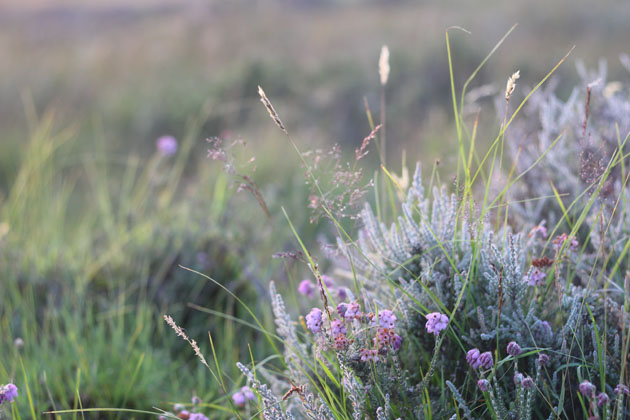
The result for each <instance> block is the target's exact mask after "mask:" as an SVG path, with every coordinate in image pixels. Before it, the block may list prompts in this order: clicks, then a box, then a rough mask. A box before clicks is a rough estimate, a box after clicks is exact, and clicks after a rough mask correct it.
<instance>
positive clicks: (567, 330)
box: [232, 33, 630, 420]
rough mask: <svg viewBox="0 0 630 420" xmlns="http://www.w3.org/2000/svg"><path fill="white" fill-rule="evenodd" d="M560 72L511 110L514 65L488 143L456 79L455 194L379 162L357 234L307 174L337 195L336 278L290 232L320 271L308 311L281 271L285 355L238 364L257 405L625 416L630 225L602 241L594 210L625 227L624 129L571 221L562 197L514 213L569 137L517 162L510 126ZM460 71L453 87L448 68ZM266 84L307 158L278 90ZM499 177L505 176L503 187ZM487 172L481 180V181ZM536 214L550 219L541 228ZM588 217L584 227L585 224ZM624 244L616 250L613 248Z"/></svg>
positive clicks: (366, 414) (447, 414) (441, 414)
mask: <svg viewBox="0 0 630 420" xmlns="http://www.w3.org/2000/svg"><path fill="white" fill-rule="evenodd" d="M447 46H449V43H448V33H447ZM565 58H566V57H565ZM485 61H486V60H484V62H483V63H482V65H483V64H484V63H485ZM562 61H564V58H563V59H562V60H561V61H560V63H562ZM449 62H450V55H449ZM560 63H558V65H559V64H560ZM558 65H557V66H558ZM557 66H556V67H554V69H553V70H555V68H557ZM553 70H552V71H551V72H550V73H549V74H548V75H547V76H546V77H545V78H544V79H543V81H541V82H540V83H539V84H538V85H537V86H536V87H534V88H533V89H532V91H531V92H530V93H529V94H527V95H526V96H525V99H524V100H523V101H522V102H521V103H520V104H519V105H518V106H517V107H516V108H515V110H514V111H513V112H512V113H509V110H510V100H511V99H512V98H513V94H514V92H515V89H516V87H517V84H516V83H517V80H518V75H519V73H518V72H516V73H514V75H512V77H510V78H509V79H508V84H507V87H506V91H505V94H504V95H502V98H503V100H504V101H505V102H504V103H505V114H504V118H503V124H502V125H501V128H500V130H499V133H498V135H497V137H496V139H495V140H494V141H493V142H492V143H491V146H490V148H489V150H488V151H487V153H486V154H485V156H483V155H481V154H480V153H478V150H476V149H475V147H476V146H475V144H476V143H475V142H476V140H477V139H476V138H475V134H476V127H474V128H473V129H472V130H470V131H469V130H468V128H467V127H466V124H467V121H465V120H464V119H463V117H462V116H461V115H462V114H461V113H459V112H458V105H457V104H458V103H457V97H456V95H455V93H454V91H453V105H454V111H455V119H456V123H457V134H458V142H459V149H460V152H459V153H460V156H459V157H458V159H460V164H459V170H458V173H457V177H456V183H455V185H456V187H457V189H456V191H455V192H453V193H449V192H448V191H447V187H446V186H444V185H440V184H439V183H438V182H434V179H435V178H434V177H433V176H432V178H431V182H430V183H429V184H434V185H429V190H431V191H432V192H431V194H427V193H426V192H425V187H426V185H425V183H424V182H423V180H422V174H421V172H422V171H421V166H420V165H418V166H417V167H416V171H415V173H414V176H413V177H412V181H411V182H410V183H409V185H404V183H401V182H398V181H399V179H397V177H394V176H392V175H391V174H390V172H389V171H388V170H387V168H385V167H384V170H383V172H384V173H385V176H384V177H383V178H382V179H381V182H380V183H379V182H375V185H376V188H375V189H376V191H377V197H379V198H382V197H383V196H386V199H385V200H380V199H378V198H377V200H376V202H375V203H376V208H377V212H376V214H375V212H374V211H373V210H372V206H371V205H369V204H366V206H365V208H364V210H363V211H362V212H361V214H360V220H361V222H362V225H361V228H360V229H359V231H358V232H357V233H356V234H354V233H353V232H351V231H348V230H346V229H345V228H344V226H343V225H342V224H341V223H339V221H338V220H337V218H336V217H335V214H334V212H333V211H331V209H330V208H329V207H327V206H326V203H328V202H331V201H330V199H329V197H328V196H327V194H326V191H325V190H323V188H322V184H321V183H319V182H318V180H317V179H316V178H314V176H313V175H312V172H311V171H307V176H309V177H311V179H310V180H309V182H311V183H312V185H314V186H315V188H316V190H317V193H318V194H319V195H320V196H321V197H326V200H324V201H323V205H322V209H323V211H324V213H325V214H326V215H327V216H328V217H329V220H331V222H332V225H333V227H334V229H335V231H336V233H337V245H338V246H337V248H338V258H337V259H336V260H335V265H336V271H335V273H336V277H335V279H334V280H333V279H331V278H330V277H327V276H325V275H323V274H322V272H321V271H320V268H319V264H318V263H317V262H316V260H315V259H314V257H313V256H312V254H311V253H310V252H309V250H308V249H307V248H306V246H305V244H304V243H303V241H302V240H301V239H300V237H299V235H298V234H297V232H296V231H295V230H294V233H295V235H296V240H297V241H298V242H299V244H300V246H301V247H302V255H303V256H304V258H305V261H306V264H307V266H308V268H309V270H310V271H311V273H312V276H313V280H311V281H309V280H305V281H304V282H302V283H301V284H300V287H299V290H298V291H299V293H301V294H303V295H305V296H306V297H307V298H308V299H311V302H312V303H311V304H312V305H313V308H312V309H310V311H309V312H308V313H307V314H306V315H305V316H304V317H300V320H299V322H298V323H296V322H294V321H293V319H292V317H291V315H290V313H289V312H290V311H289V309H288V308H287V306H286V304H285V302H284V299H283V297H282V296H281V294H280V293H278V291H277V290H276V285H275V283H273V282H272V283H271V285H270V296H271V304H272V307H273V311H274V315H275V318H276V326H277V331H276V334H277V335H274V334H272V333H270V332H267V336H268V338H269V339H270V340H275V339H279V340H280V341H281V343H282V345H283V347H284V350H283V352H282V353H281V354H278V356H280V363H279V365H278V366H272V363H271V359H266V360H263V361H260V362H257V361H255V360H253V359H252V360H251V361H250V363H247V364H246V363H239V365H238V367H239V369H240V370H241V371H242V373H243V375H244V376H245V378H246V380H247V382H248V385H249V387H250V388H251V389H252V390H254V392H255V394H256V395H257V397H258V404H257V410H258V411H255V413H254V414H255V415H256V414H260V415H261V416H262V417H263V418H266V419H294V418H308V419H366V418H370V419H378V420H384V419H390V418H408V419H412V418H413V419H431V418H436V419H437V418H440V419H441V418H451V419H458V418H467V419H476V418H495V419H531V418H542V419H554V418H555V419H575V418H589V419H592V418H610V419H613V418H614V419H622V418H627V417H628V416H630V409H629V407H628V399H629V398H628V395H629V393H630V391H628V383H629V376H630V375H629V373H628V362H629V361H630V359H629V352H628V349H629V344H630V333H629V332H630V329H629V326H630V314H629V311H630V298H629V297H628V296H630V273H624V272H623V271H622V270H623V268H624V267H625V264H626V263H625V261H626V260H627V258H628V257H627V255H626V254H627V252H626V251H627V249H628V247H629V246H630V238H628V236H627V234H625V233H623V231H620V232H618V233H616V234H615V235H616V236H614V239H612V240H613V241H614V245H612V244H611V243H610V242H607V241H608V240H609V237H608V236H607V235H608V232H609V230H608V229H602V230H600V231H599V232H598V235H600V236H598V237H597V238H596V239H593V237H594V235H595V234H594V233H593V229H589V224H588V222H587V220H588V218H589V215H592V214H597V215H598V217H599V219H598V220H600V221H601V222H602V223H603V225H604V226H618V225H624V226H625V223H626V220H625V216H624V214H625V213H623V212H621V211H610V210H608V209H609V207H607V205H608V203H607V202H606V200H602V199H601V198H602V197H604V196H605V195H606V193H607V189H606V188H607V185H609V183H610V182H611V180H614V179H615V177H617V174H618V173H621V174H622V178H623V176H625V169H624V168H625V165H626V164H627V163H628V159H627V156H626V155H625V154H624V150H626V149H625V140H623V139H626V140H627V137H623V136H617V139H618V145H617V147H611V148H610V152H609V153H610V154H609V158H608V160H607V162H606V164H605V165H602V168H601V171H599V172H597V173H596V174H594V175H593V177H592V178H590V179H582V180H581V181H580V182H582V183H584V184H585V189H586V190H589V191H590V194H588V195H584V194H582V195H578V196H577V197H575V201H574V203H572V204H571V206H572V207H575V208H576V210H575V213H574V214H573V216H571V218H569V216H568V213H567V211H566V210H564V209H563V212H562V216H563V217H556V218H554V217H553V216H552V215H551V214H550V215H547V214H546V213H544V212H540V211H539V212H538V213H537V214H536V215H531V214H529V215H528V214H526V216H527V217H524V218H523V219H520V218H516V219H513V218H512V217H511V215H512V211H513V210H512V209H513V205H514V203H512V202H511V200H512V198H513V197H514V196H513V195H511V194H512V193H511V189H512V186H514V185H516V186H518V185H519V183H523V182H525V181H524V179H525V177H526V176H527V175H528V174H530V173H533V172H535V171H536V167H537V165H538V164H539V163H540V162H541V161H545V159H549V156H550V153H552V152H551V151H552V150H553V149H554V147H556V146H557V145H558V138H559V137H558V136H556V138H555V139H551V140H549V142H548V144H547V143H546V144H545V145H546V148H545V149H544V150H540V151H539V154H538V155H533V157H531V158H530V160H531V161H530V163H529V164H526V165H525V167H523V168H521V167H520V166H519V165H517V163H518V159H517V157H515V158H514V159H513V161H512V162H508V164H505V162H504V158H503V149H504V143H505V141H509V140H507V137H506V132H508V127H509V126H510V125H511V123H512V121H513V120H514V118H515V117H516V116H517V114H518V113H519V111H520V110H521V108H523V106H524V105H526V104H527V103H528V99H529V98H530V97H532V95H534V94H535V92H536V91H537V90H538V88H539V87H540V86H541V85H542V84H543V82H544V81H545V80H546V79H547V78H548V77H549V76H550V75H551V73H553ZM476 71H477V70H476ZM476 71H475V73H476ZM475 73H473V76H474V74H475ZM473 76H471V79H469V81H467V82H466V84H465V86H467V85H468V83H469V82H470V80H472V77H473ZM451 80H452V82H453V83H452V85H453V89H454V80H453V76H452V69H451ZM259 92H260V95H261V100H262V102H263V104H264V105H265V106H266V108H267V110H268V111H269V114H270V116H271V117H272V119H273V120H274V122H275V123H276V125H277V126H278V127H279V128H280V129H281V130H282V131H283V132H284V133H285V135H286V136H287V138H288V140H289V141H290V142H291V144H292V145H293V147H294V148H295V149H296V151H297V153H298V156H299V157H300V158H301V160H302V163H303V165H305V166H307V168H308V162H307V160H306V159H305V157H304V154H303V153H301V151H300V150H299V148H298V146H297V144H296V143H295V142H294V140H293V139H292V138H291V136H290V135H289V132H288V130H287V128H286V127H285V126H284V124H283V123H282V121H281V120H280V116H279V114H278V113H277V111H276V110H275V109H274V107H273V106H272V104H271V101H270V100H269V99H268V98H267V96H266V95H265V93H264V92H263V91H262V89H260V90H259ZM611 106H613V105H611ZM615 112H621V111H619V110H617V109H616V110H615ZM591 118H593V119H595V118H596V115H591ZM602 124H604V123H602ZM593 127H598V125H597V124H596V123H593ZM373 128H374V127H373ZM602 135H605V134H604V133H602ZM619 139H621V140H619ZM551 158H552V159H553V157H551ZM502 171H505V173H503V172H502ZM497 174H498V176H496V175H497ZM572 175H575V176H576V177H577V176H579V173H575V174H572ZM567 176H569V175H567ZM497 179H500V180H502V181H503V182H505V184H498V185H497V184H494V183H495V182H496V180H497ZM479 180H484V185H482V188H478V187H477V183H479ZM532 188H535V184H533V185H532ZM619 188H620V189H619V190H618V197H617V200H616V202H617V203H621V202H623V203H625V202H626V201H627V199H628V198H630V196H628V194H629V190H628V189H627V188H626V186H625V184H622V185H620V187H619ZM387 191H390V193H389V194H388V193H387ZM394 191H397V192H399V194H393V192H394ZM479 191H481V193H479ZM533 191H534V192H535V191H536V190H535V189H534V190H533ZM396 196H400V197H401V198H400V199H396ZM529 198H531V197H529ZM522 199H528V196H527V195H526V196H524V197H522ZM559 204H560V205H562V202H561V201H559ZM384 206H387V207H388V211H387V212H385V211H384ZM520 208H521V209H522V211H523V212H527V211H528V210H527V208H528V207H527V206H521V207H520ZM614 208H616V207H614ZM386 214H390V215H393V216H392V217H387V216H386ZM285 215H286V216H287V221H288V223H289V225H291V220H290V218H289V216H288V215H287V214H286V213H285ZM388 219H389V223H391V224H389V225H388ZM523 220H525V222H523ZM532 220H536V221H545V222H546V223H548V224H545V222H543V223H540V224H537V225H535V226H534V225H533V224H532V223H531V221H532ZM552 221H553V222H554V223H555V224H554V225H552V224H551V223H552ZM291 226H292V225H291ZM582 229H586V231H587V232H588V233H587V234H586V235H579V236H578V232H582ZM602 235H603V236H602ZM613 247H618V248H620V249H618V250H617V251H614V252H613ZM239 386H240V385H239ZM238 392H241V393H242V391H237V393H238ZM236 395H237V394H235V398H234V401H237V400H238V402H239V404H238V406H241V407H246V408H238V407H236V409H235V407H232V408H233V409H234V411H233V412H234V415H236V416H238V417H240V416H241V415H242V414H243V413H245V412H246V413H247V417H248V418H249V417H250V415H251V413H252V407H251V405H255V401H254V402H248V401H246V400H245V399H243V398H240V395H239V397H238V398H237V397H236ZM243 410H246V411H243Z"/></svg>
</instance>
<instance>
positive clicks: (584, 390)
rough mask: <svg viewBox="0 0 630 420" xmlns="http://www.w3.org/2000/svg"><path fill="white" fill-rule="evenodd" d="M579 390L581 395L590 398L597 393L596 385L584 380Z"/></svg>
mask: <svg viewBox="0 0 630 420" xmlns="http://www.w3.org/2000/svg"><path fill="white" fill-rule="evenodd" d="M578 389H579V390H580V394H582V395H584V396H585V397H589V398H590V397H591V396H592V395H593V394H594V393H595V389H596V388H595V385H593V384H592V383H590V382H589V381H587V380H584V381H582V383H580V385H579V387H578Z"/></svg>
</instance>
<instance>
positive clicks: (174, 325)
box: [164, 315, 210, 369]
mask: <svg viewBox="0 0 630 420" xmlns="http://www.w3.org/2000/svg"><path fill="white" fill-rule="evenodd" d="M164 321H166V323H167V324H168V325H169V327H171V328H172V329H173V331H175V334H177V336H178V337H181V338H183V339H184V340H186V341H187V342H188V344H190V347H192V349H193V351H194V352H195V355H196V356H197V357H198V358H199V360H200V361H201V363H203V364H204V365H205V366H206V367H207V368H208V369H210V366H209V365H208V362H206V358H205V357H204V356H203V353H201V349H200V348H199V345H198V344H197V342H196V341H195V340H192V339H191V338H190V337H188V334H186V332H185V331H184V329H183V328H181V327H180V326H179V325H177V323H175V320H174V319H173V318H172V317H171V316H169V315H164Z"/></svg>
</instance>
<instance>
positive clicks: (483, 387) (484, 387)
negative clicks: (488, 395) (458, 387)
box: [477, 379, 490, 392]
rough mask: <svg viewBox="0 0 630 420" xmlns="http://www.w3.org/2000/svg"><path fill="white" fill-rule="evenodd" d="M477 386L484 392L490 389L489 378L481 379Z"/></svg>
mask: <svg viewBox="0 0 630 420" xmlns="http://www.w3.org/2000/svg"><path fill="white" fill-rule="evenodd" d="M477 386H478V387H479V389H480V390H481V391H482V392H486V391H488V390H489V389H490V382H489V381H488V380H487V379H479V380H478V381H477Z"/></svg>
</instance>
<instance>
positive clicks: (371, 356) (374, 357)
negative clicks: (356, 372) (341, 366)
mask: <svg viewBox="0 0 630 420" xmlns="http://www.w3.org/2000/svg"><path fill="white" fill-rule="evenodd" d="M379 360H380V357H379V356H378V350H370V349H361V361H362V362H369V361H373V362H378V361H379Z"/></svg>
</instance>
